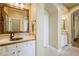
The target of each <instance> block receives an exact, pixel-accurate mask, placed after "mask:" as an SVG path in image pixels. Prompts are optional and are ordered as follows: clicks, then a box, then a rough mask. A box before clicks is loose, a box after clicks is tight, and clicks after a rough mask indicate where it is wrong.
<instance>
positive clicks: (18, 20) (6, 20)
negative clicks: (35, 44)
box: [0, 5, 29, 34]
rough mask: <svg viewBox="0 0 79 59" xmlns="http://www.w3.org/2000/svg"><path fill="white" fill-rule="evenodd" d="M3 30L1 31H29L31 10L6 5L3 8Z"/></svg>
mask: <svg viewBox="0 0 79 59" xmlns="http://www.w3.org/2000/svg"><path fill="white" fill-rule="evenodd" d="M1 16H2V20H3V21H2V22H1V23H2V24H3V25H2V26H1V28H2V31H0V33H1V34H2V33H10V32H14V33H22V32H29V10H28V9H20V8H15V7H11V6H9V5H4V6H3V7H2V10H1Z"/></svg>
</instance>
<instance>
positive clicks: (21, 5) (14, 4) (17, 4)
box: [9, 3, 25, 8]
mask: <svg viewBox="0 0 79 59" xmlns="http://www.w3.org/2000/svg"><path fill="white" fill-rule="evenodd" d="M9 4H10V5H12V6H15V7H19V8H25V3H9Z"/></svg>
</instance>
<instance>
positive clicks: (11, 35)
mask: <svg viewBox="0 0 79 59" xmlns="http://www.w3.org/2000/svg"><path fill="white" fill-rule="evenodd" d="M13 37H14V33H13V32H12V33H11V34H10V40H13Z"/></svg>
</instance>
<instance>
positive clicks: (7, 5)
mask: <svg viewBox="0 0 79 59" xmlns="http://www.w3.org/2000/svg"><path fill="white" fill-rule="evenodd" d="M4 7H9V8H14V9H18V10H22V11H26V12H27V19H28V29H27V30H28V31H14V32H12V31H11V32H3V33H0V34H10V33H29V9H25V8H19V7H17V8H16V7H13V6H11V5H9V4H7V3H3V9H4ZM3 29H4V28H3Z"/></svg>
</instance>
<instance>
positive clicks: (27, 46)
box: [0, 41, 35, 56]
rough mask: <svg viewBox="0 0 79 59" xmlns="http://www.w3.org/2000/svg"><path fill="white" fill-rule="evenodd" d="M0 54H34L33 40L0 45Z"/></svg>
mask: <svg viewBox="0 0 79 59" xmlns="http://www.w3.org/2000/svg"><path fill="white" fill-rule="evenodd" d="M0 56H35V41H28V42H22V43H17V44H12V45H7V46H1V47H0Z"/></svg>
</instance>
